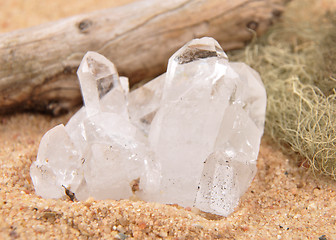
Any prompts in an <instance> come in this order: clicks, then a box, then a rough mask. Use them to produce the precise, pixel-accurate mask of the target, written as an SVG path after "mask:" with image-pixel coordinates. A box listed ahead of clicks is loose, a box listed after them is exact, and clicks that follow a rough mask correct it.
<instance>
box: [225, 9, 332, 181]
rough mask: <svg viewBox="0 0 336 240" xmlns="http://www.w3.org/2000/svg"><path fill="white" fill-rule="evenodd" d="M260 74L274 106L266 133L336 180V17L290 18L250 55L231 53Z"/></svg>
mask: <svg viewBox="0 0 336 240" xmlns="http://www.w3.org/2000/svg"><path fill="white" fill-rule="evenodd" d="M230 55H231V56H230V58H231V59H234V60H239V61H244V62H246V63H247V64H249V65H251V66H252V67H253V68H254V69H256V70H257V71H259V72H260V74H261V77H262V79H263V81H264V84H265V87H266V91H267V95H268V106H267V113H266V129H265V133H266V134H268V135H270V136H272V137H273V138H274V139H275V140H276V141H278V142H281V143H282V146H290V148H291V149H292V150H293V151H294V152H296V153H299V154H300V155H301V156H303V157H304V158H306V159H307V160H308V161H309V163H310V166H311V168H312V169H313V170H314V171H317V172H320V173H323V174H325V175H329V176H331V177H333V178H335V179H336V91H335V89H336V64H335V62H336V61H335V60H336V13H329V14H327V16H323V17H319V18H317V19H316V18H315V19H311V20H310V19H309V16H308V17H307V18H306V19H297V18H296V19H295V11H292V13H291V14H288V15H287V16H285V17H284V19H283V22H281V23H278V24H277V25H275V26H274V27H273V28H272V29H271V30H270V31H269V32H268V33H267V34H266V35H264V36H263V37H261V38H260V39H258V40H256V41H254V42H253V43H252V44H250V45H249V46H247V47H246V49H244V50H240V51H235V52H232V53H230Z"/></svg>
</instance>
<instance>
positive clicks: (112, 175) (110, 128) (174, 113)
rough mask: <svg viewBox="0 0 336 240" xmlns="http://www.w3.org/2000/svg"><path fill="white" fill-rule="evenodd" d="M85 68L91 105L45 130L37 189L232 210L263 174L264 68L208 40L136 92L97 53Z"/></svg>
mask: <svg viewBox="0 0 336 240" xmlns="http://www.w3.org/2000/svg"><path fill="white" fill-rule="evenodd" d="M78 76H79V80H80V84H81V89H82V94H83V98H84V103H85V107H83V108H82V109H81V110H79V111H78V112H77V113H76V114H75V115H74V116H73V117H72V118H71V119H70V121H69V122H68V124H67V125H66V126H65V127H64V126H63V125H59V126H57V127H55V128H53V129H51V130H50V131H49V132H47V133H46V134H45V136H44V137H43V138H42V140H41V144H40V148H39V152H38V157H37V160H36V162H34V163H33V165H32V166H31V176H32V179H33V183H34V186H35V189H36V193H37V194H39V195H41V196H43V197H45V198H60V197H62V196H64V195H65V192H64V188H67V189H69V190H71V191H72V192H74V194H75V196H76V198H77V199H79V200H82V199H86V198H88V197H89V196H91V197H95V198H97V199H106V198H113V199H124V198H129V197H130V196H132V195H133V194H136V195H137V196H138V197H140V198H141V199H144V200H148V201H157V202H161V203H177V204H180V205H182V206H185V207H187V206H195V207H197V208H199V209H201V210H203V211H206V212H210V213H214V214H219V215H224V216H227V215H228V214H230V213H231V212H232V211H233V210H234V208H235V207H236V206H237V204H238V202H239V198H240V196H241V195H242V194H243V193H244V192H245V191H246V190H247V188H248V186H249V185H250V183H251V181H252V179H253V177H254V176H255V173H256V160H257V156H258V152H259V145H260V138H261V136H262V134H263V128H264V122H265V108H266V92H265V89H264V86H263V84H262V82H261V80H260V77H259V75H258V73H256V72H255V71H254V70H253V69H251V68H250V67H248V66H247V65H245V64H243V63H230V62H229V61H228V58H227V56H226V54H225V53H224V52H223V50H222V49H221V47H220V46H219V44H218V43H217V42H216V41H215V40H214V39H212V38H202V39H195V40H193V41H191V42H189V43H187V44H186V45H185V46H184V47H182V48H181V49H180V50H178V51H177V52H176V53H175V54H174V55H173V56H172V57H171V58H170V60H169V63H168V69H167V73H165V74H163V75H161V76H159V77H157V78H156V79H154V80H152V81H151V82H149V83H147V84H145V85H144V86H142V87H140V88H138V89H136V90H134V91H132V92H130V93H129V90H128V80H127V78H125V77H120V78H119V76H118V73H117V71H116V69H115V67H114V65H113V64H112V63H111V62H110V61H108V60H107V59H106V58H104V57H103V56H101V55H99V54H97V53H94V52H88V53H87V54H86V55H85V56H84V58H83V61H82V63H81V65H80V68H79V70H78ZM60 143H62V144H60Z"/></svg>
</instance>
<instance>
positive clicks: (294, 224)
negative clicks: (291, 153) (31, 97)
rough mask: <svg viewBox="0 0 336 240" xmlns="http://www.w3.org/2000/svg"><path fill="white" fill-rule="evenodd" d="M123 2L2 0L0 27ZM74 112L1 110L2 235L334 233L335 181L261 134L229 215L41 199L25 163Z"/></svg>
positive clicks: (139, 204) (261, 235)
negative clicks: (245, 184)
mask: <svg viewBox="0 0 336 240" xmlns="http://www.w3.org/2000/svg"><path fill="white" fill-rule="evenodd" d="M127 2H130V1H117V2H115V1H114V2H113V1H110V2H109V1H103V0H100V1H94V0H86V1H71V2H70V1H65V0H57V1H51V0H45V1H43V3H42V1H37V0H20V1H19V0H11V1H6V0H0V6H1V9H0V13H1V14H0V32H6V31H11V30H14V29H17V28H23V27H28V26H32V25H36V24H39V23H43V22H46V21H51V20H55V19H58V18H61V17H66V16H70V15H72V14H77V13H80V12H88V11H90V10H96V9H100V8H105V7H111V6H116V5H120V4H123V3H127ZM39 4H42V5H43V6H42V7H40V8H39V7H38V6H39ZM48 4H51V6H52V7H48V8H46V7H47V6H50V5H48ZM43 7H44V8H45V9H49V12H45V11H43ZM73 113H74V112H72V113H69V114H67V115H65V116H61V117H57V118H52V117H50V116H45V115H40V114H33V113H18V114H14V115H10V116H0V164H1V168H0V239H76V238H78V239H161V238H162V239H321V240H324V239H328V240H329V239H336V200H335V199H336V182H335V181H334V180H332V179H330V178H326V177H323V176H320V175H317V176H314V174H313V173H312V172H311V171H310V170H308V169H307V168H305V167H304V166H301V165H302V164H298V163H296V162H294V161H293V160H291V159H289V158H288V157H287V156H286V155H284V154H283V153H282V152H281V150H280V149H279V148H278V146H277V145H276V144H275V143H274V142H272V140H270V139H268V138H267V137H264V138H263V140H262V144H261V148H260V154H259V158H258V172H257V175H256V177H255V179H254V181H253V182H252V185H251V187H250V188H249V189H248V191H247V192H246V193H245V195H244V196H243V197H242V198H241V201H240V204H239V206H238V207H237V209H236V210H235V212H234V213H232V214H231V215H230V216H229V217H227V218H221V217H216V216H210V215H207V214H204V213H201V212H199V211H198V210H197V209H194V208H192V207H190V208H182V207H179V206H176V205H164V204H158V203H148V202H143V201H135V200H122V201H114V200H104V201H96V200H94V199H89V200H87V201H85V202H71V201H70V200H46V199H42V198H41V197H39V196H37V195H35V192H34V187H33V185H32V181H31V178H30V173H29V168H30V165H31V163H32V162H33V161H34V160H35V159H36V154H37V150H38V146H39V141H40V139H41V137H42V136H43V134H44V133H45V132H46V131H47V130H48V129H50V128H52V127H53V126H55V125H57V124H60V123H64V124H65V123H66V122H67V120H68V119H69V118H70V117H71V115H72V114H73Z"/></svg>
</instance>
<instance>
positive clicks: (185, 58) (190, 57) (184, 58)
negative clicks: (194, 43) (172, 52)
mask: <svg viewBox="0 0 336 240" xmlns="http://www.w3.org/2000/svg"><path fill="white" fill-rule="evenodd" d="M217 56H218V55H217V52H216V51H209V50H203V49H198V48H191V47H188V48H187V49H186V50H185V51H184V52H183V53H182V54H181V55H180V56H178V57H177V58H176V59H177V61H178V63H179V64H185V63H190V62H192V61H195V60H199V59H202V58H209V57H217Z"/></svg>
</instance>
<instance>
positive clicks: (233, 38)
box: [0, 0, 287, 114]
mask: <svg viewBox="0 0 336 240" xmlns="http://www.w3.org/2000/svg"><path fill="white" fill-rule="evenodd" d="M286 1H287V0H259V1H255V0H236V1H232V0H225V1H224V0H173V1H162V0H147V1H135V2H134V3H132V4H129V5H125V6H122V7H117V8H112V9H106V10H102V11H97V12H93V13H89V14H83V15H78V16H74V17H71V18H67V19H63V20H60V21H57V22H52V23H48V24H44V25H40V26H37V27H33V28H28V29H24V30H19V31H15V32H11V33H6V34H2V35H0V113H7V112H11V111H17V110H37V111H45V112H50V113H53V114H59V113H61V112H63V111H64V110H69V109H70V108H71V107H73V106H74V105H77V104H79V103H80V102H81V95H80V91H79V85H78V81H77V77H76V74H75V73H76V70H77V67H78V66H79V63H80V61H81V59H82V57H83V55H84V54H85V53H86V52H87V51H89V50H91V51H97V52H99V53H102V54H103V55H105V56H106V57H107V58H109V59H110V60H111V61H113V62H114V63H115V64H116V66H117V68H118V70H119V73H120V74H121V75H124V76H127V77H129V78H130V81H131V84H134V83H136V82H138V81H140V80H142V79H144V78H149V77H154V76H156V75H158V74H160V73H161V72H163V71H164V70H165V68H166V64H167V61H168V58H169V57H170V55H171V54H172V53H173V52H174V51H176V50H177V49H178V48H179V47H181V46H182V45H183V44H185V43H186V42H187V41H189V40H191V39H193V38H197V37H202V36H212V37H214V38H216V39H217V40H218V41H219V42H220V44H221V45H222V47H223V48H224V49H225V50H230V49H235V48H241V47H243V46H244V45H245V43H246V42H247V41H248V40H250V39H251V38H252V37H253V31H251V29H252V30H254V31H255V32H256V33H257V34H261V33H262V32H264V31H265V30H266V29H267V27H268V26H269V25H270V24H271V23H272V21H273V20H274V19H275V18H277V17H278V16H280V14H281V12H282V11H283V5H284V3H285V2H286Z"/></svg>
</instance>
